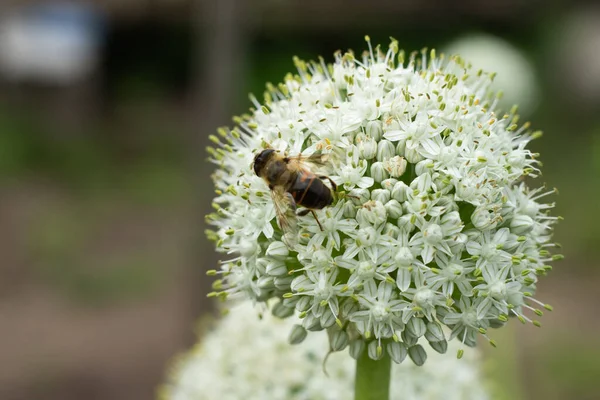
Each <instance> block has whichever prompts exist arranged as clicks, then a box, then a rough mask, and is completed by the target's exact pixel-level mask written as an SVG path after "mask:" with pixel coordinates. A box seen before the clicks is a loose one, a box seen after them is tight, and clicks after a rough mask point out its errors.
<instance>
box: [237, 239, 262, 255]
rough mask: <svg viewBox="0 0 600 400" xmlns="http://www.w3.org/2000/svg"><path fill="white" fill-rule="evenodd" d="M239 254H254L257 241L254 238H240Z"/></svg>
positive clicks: (256, 248)
mask: <svg viewBox="0 0 600 400" xmlns="http://www.w3.org/2000/svg"><path fill="white" fill-rule="evenodd" d="M239 248H240V254H241V255H242V256H243V257H251V256H253V255H254V254H256V252H257V250H258V248H259V246H258V242H257V241H256V240H247V239H244V240H241V241H240V246H239Z"/></svg>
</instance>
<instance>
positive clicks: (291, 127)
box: [207, 41, 561, 363]
mask: <svg viewBox="0 0 600 400" xmlns="http://www.w3.org/2000/svg"><path fill="white" fill-rule="evenodd" d="M369 46H370V43H369ZM294 63H295V65H296V67H297V69H298V72H297V74H296V75H292V74H290V75H288V76H287V77H286V78H285V81H284V82H283V83H281V84H279V85H269V86H268V87H267V94H266V97H265V101H264V104H261V102H259V101H258V100H257V99H256V98H254V97H252V102H253V103H254V108H253V110H252V111H251V113H249V114H245V115H243V116H241V117H236V118H235V119H234V122H235V123H236V126H235V127H234V128H233V129H226V128H221V129H219V132H218V135H215V136H212V137H211V141H212V142H213V143H214V146H213V147H212V148H211V149H210V150H209V154H210V155H211V160H212V162H213V163H215V164H216V166H217V171H216V172H215V174H214V175H213V180H214V182H215V189H216V190H215V193H216V198H215V200H214V208H215V212H213V213H212V214H210V215H209V216H208V217H207V222H208V223H210V224H211V225H212V229H211V230H209V231H207V235H208V237H209V239H211V240H212V241H214V242H215V243H216V247H217V250H218V251H219V252H222V253H225V254H227V259H226V260H224V261H223V262H222V265H221V271H214V270H213V271H212V272H211V275H219V281H218V284H217V285H216V286H215V292H213V293H212V294H211V296H214V297H218V298H221V299H225V298H236V297H241V298H246V299H249V300H251V301H253V302H258V303H266V304H268V305H269V306H271V307H273V313H274V314H275V315H277V316H288V315H291V314H293V313H294V312H295V313H296V314H298V315H299V316H301V317H302V321H301V324H302V328H303V329H305V330H308V331H310V332H314V331H320V330H328V331H329V333H330V335H329V336H330V337H331V338H332V340H334V341H335V343H333V342H332V346H331V348H332V349H334V350H341V349H343V348H346V347H348V348H349V349H350V355H352V356H353V357H358V356H360V353H361V352H362V351H368V354H369V355H373V357H375V358H379V357H380V356H381V354H380V353H381V352H382V351H388V352H390V355H391V356H392V355H393V357H392V359H393V360H394V361H396V362H401V361H402V360H403V359H405V357H406V355H407V354H409V355H410V358H411V359H413V361H415V362H417V361H418V362H419V363H421V362H425V359H426V354H425V353H424V351H425V350H424V349H423V348H421V347H419V348H418V349H417V348H414V347H413V346H415V345H416V343H417V341H418V340H419V338H420V337H424V338H425V339H427V341H429V343H430V345H431V348H432V349H433V350H435V351H437V352H444V351H445V349H446V347H447V342H446V341H449V340H453V339H456V340H458V341H460V342H461V343H463V344H465V345H468V346H474V345H475V344H476V342H477V340H476V339H477V336H478V335H483V336H484V337H485V338H486V339H488V340H490V343H492V341H491V339H489V338H488V336H487V335H488V332H489V328H490V327H500V326H502V325H504V324H505V323H506V322H507V321H508V320H509V318H508V316H514V317H516V318H515V319H517V320H519V321H522V322H525V323H531V324H533V325H536V326H538V325H539V322H538V321H537V320H535V319H534V316H535V317H537V316H539V315H540V313H541V311H540V308H544V309H547V310H551V307H550V306H549V305H546V304H544V303H543V302H541V301H539V300H537V299H535V298H534V290H535V287H536V286H537V283H538V280H539V278H540V277H541V276H543V275H545V274H546V273H547V272H548V271H549V270H550V269H551V267H550V266H549V263H551V262H552V261H555V260H557V259H560V258H561V256H560V255H559V254H553V250H554V248H555V247H556V245H555V244H554V243H552V231H553V226H554V224H555V223H556V222H557V221H558V218H557V217H554V216H551V215H550V210H551V209H552V207H553V206H554V204H553V203H544V202H542V201H543V198H545V196H547V195H551V194H553V193H555V191H554V190H546V189H544V188H543V187H542V188H539V189H530V188H529V187H528V186H527V185H526V184H525V183H524V182H523V178H524V177H528V182H529V181H530V180H531V178H535V177H537V176H538V175H539V174H540V169H539V168H540V166H541V163H540V162H539V161H538V159H539V157H538V154H534V153H532V152H531V151H530V150H528V149H527V145H528V143H529V142H530V141H531V140H533V139H535V138H538V137H539V136H540V133H539V132H536V131H532V130H531V128H530V124H529V123H525V124H522V125H520V126H519V125H518V119H519V118H518V115H517V114H516V107H513V108H512V109H510V110H502V109H500V108H499V103H498V98H499V96H498V95H497V93H494V92H493V91H492V90H491V89H490V87H491V86H490V85H491V82H492V79H493V77H494V74H493V73H487V72H484V71H478V70H473V69H472V68H471V66H470V64H469V63H468V61H465V60H463V59H462V58H460V57H459V56H451V57H446V56H442V55H437V54H436V53H435V52H431V53H428V52H427V51H423V52H415V53H411V54H410V55H409V56H406V55H405V53H404V52H402V51H400V50H399V49H398V44H397V42H396V41H392V43H391V45H390V47H389V49H388V50H387V51H382V50H381V48H380V47H372V46H370V47H369V51H367V52H365V53H364V54H363V55H362V56H359V55H355V54H354V53H352V52H349V53H346V54H342V53H336V55H335V60H334V62H333V64H331V65H325V64H324V62H323V61H322V60H321V61H320V62H304V61H301V60H299V59H295V60H294ZM267 147H268V148H271V149H273V150H275V151H277V152H279V153H281V154H285V155H288V156H294V155H300V154H302V155H305V156H311V155H313V154H317V155H318V154H321V155H323V156H326V158H327V162H325V165H323V166H320V167H318V170H317V167H315V170H314V171H313V172H314V173H316V174H318V176H319V177H327V178H329V179H325V178H323V181H324V182H325V185H326V186H325V187H326V190H330V191H331V195H332V196H331V198H332V202H331V204H329V205H327V206H325V207H322V208H320V209H313V210H307V211H313V212H314V214H315V216H316V217H313V215H311V213H306V214H305V213H302V214H301V215H298V216H296V217H293V216H292V217H291V218H292V219H293V223H294V226H295V227H296V228H297V229H295V230H293V231H292V232H286V231H285V230H283V229H282V226H281V223H280V222H278V219H277V213H278V211H277V205H276V204H275V203H274V201H273V199H272V198H271V196H270V195H269V193H270V192H271V189H270V188H269V185H268V184H267V183H266V182H265V181H264V180H263V179H262V178H260V177H259V176H257V174H256V173H255V172H254V169H253V162H254V159H255V155H256V154H257V153H258V152H260V151H262V150H264V149H265V148H267ZM311 168H312V167H311ZM319 179H320V178H319ZM335 187H337V189H334V188H335ZM282 189H283V191H286V190H288V189H289V188H286V187H283V188H282ZM290 195H291V193H290ZM292 197H293V196H292ZM298 207H299V211H302V209H303V208H302V207H301V206H300V205H298ZM317 220H318V221H317ZM290 235H291V236H290ZM273 302H274V303H275V304H276V305H273V304H274V303H273ZM282 310H283V311H285V312H283V311H282ZM286 310H287V311H286ZM434 326H446V327H447V328H448V329H449V332H450V333H449V334H448V335H447V336H446V335H444V334H443V333H440V332H442V331H441V330H440V331H439V332H438V330H437V328H430V327H434ZM424 327H425V328H424ZM295 329H296V331H297V330H298V329H299V328H295ZM430 329H436V330H435V332H436V334H433V333H431V331H430ZM338 331H341V332H344V333H343V334H342V333H339V332H338ZM313 334H314V333H309V334H308V336H311V335H313ZM302 336H303V335H302V334H295V335H294V338H295V340H293V341H294V342H295V343H296V342H299V341H300V340H299V339H298V338H299V337H302ZM346 345H347V346H346ZM386 349H387V350H386Z"/></svg>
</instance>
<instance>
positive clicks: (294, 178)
mask: <svg viewBox="0 0 600 400" xmlns="http://www.w3.org/2000/svg"><path fill="white" fill-rule="evenodd" d="M326 162H327V158H326V156H325V155H323V154H318V153H317V154H312V155H310V156H304V155H297V156H285V155H283V154H281V153H279V152H278V151H276V150H274V149H272V148H267V149H264V150H262V151H261V152H259V153H257V154H256V156H255V157H254V172H255V173H256V175H258V176H259V177H261V178H263V179H264V180H265V182H266V183H267V185H269V189H270V190H271V198H272V199H273V204H274V205H275V211H276V214H277V222H278V224H279V227H280V228H281V229H282V230H283V231H284V232H285V233H294V232H295V230H296V227H297V225H296V216H304V215H307V214H308V213H311V214H312V215H313V216H314V217H315V220H316V221H317V224H318V225H319V228H321V230H323V227H322V226H321V223H320V222H319V218H317V214H316V213H315V210H320V209H323V208H325V207H327V206H329V205H331V204H332V203H333V200H334V193H335V191H336V190H337V185H336V184H335V182H334V181H333V180H332V179H331V178H330V177H328V176H326V175H317V174H315V173H314V172H312V170H311V167H312V168H318V167H322V166H323V165H325V163H326ZM325 180H327V181H329V183H330V184H331V188H329V187H328V186H327V185H325V183H324V182H323V181H325ZM297 206H302V207H304V209H303V210H301V211H298V213H296V208H297Z"/></svg>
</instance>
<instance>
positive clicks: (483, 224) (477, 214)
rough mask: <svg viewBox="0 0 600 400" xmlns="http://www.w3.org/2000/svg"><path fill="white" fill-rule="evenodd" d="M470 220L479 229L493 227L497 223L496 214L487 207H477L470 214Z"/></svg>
mask: <svg viewBox="0 0 600 400" xmlns="http://www.w3.org/2000/svg"><path fill="white" fill-rule="evenodd" d="M471 222H472V223H473V226H474V227H475V228H477V229H479V230H480V231H483V230H487V229H494V228H495V227H496V225H497V224H498V222H497V217H496V214H495V213H494V212H493V211H492V210H490V209H489V208H487V207H477V208H476V209H475V211H473V214H471Z"/></svg>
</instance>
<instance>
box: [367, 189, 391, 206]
mask: <svg viewBox="0 0 600 400" xmlns="http://www.w3.org/2000/svg"><path fill="white" fill-rule="evenodd" d="M390 197H391V194H390V191H389V190H386V189H375V190H373V192H371V199H372V200H377V201H378V202H380V203H381V204H385V203H387V202H388V201H390Z"/></svg>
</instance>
